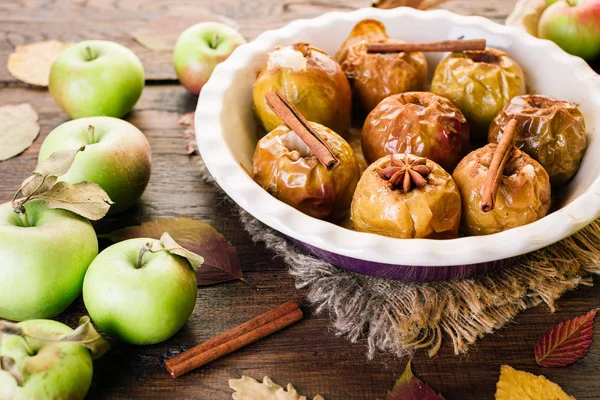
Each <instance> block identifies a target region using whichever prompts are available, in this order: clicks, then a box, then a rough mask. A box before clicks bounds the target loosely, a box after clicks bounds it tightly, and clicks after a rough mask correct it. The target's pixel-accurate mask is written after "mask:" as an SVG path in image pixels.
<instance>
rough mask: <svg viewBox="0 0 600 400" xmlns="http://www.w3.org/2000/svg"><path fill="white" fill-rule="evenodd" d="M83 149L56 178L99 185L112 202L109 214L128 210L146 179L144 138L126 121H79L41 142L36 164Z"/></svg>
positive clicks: (149, 158) (148, 154)
mask: <svg viewBox="0 0 600 400" xmlns="http://www.w3.org/2000/svg"><path fill="white" fill-rule="evenodd" d="M81 146H85V151H82V152H80V153H79V154H77V156H76V157H75V161H74V162H73V165H71V168H70V169H69V171H68V172H67V173H66V174H64V175H62V176H61V177H60V178H59V179H60V180H63V181H65V182H69V183H77V182H82V181H88V182H93V183H96V184H97V185H99V186H100V187H101V188H102V189H104V191H106V193H107V194H108V195H109V197H110V198H111V200H112V201H113V202H114V204H113V205H111V207H110V210H109V213H110V214H115V213H118V212H122V211H124V210H126V209H127V208H129V207H131V206H132V205H133V204H134V203H135V202H136V201H137V200H138V199H139V198H140V196H141V195H142V193H143V192H144V190H145V188H146V186H147V184H148V181H149V179H150V173H151V168H152V167H151V164H152V150H151V148H150V144H149V143H148V140H147V139H146V136H145V135H144V134H143V133H142V132H141V131H140V130H139V129H138V128H136V127H135V126H133V125H132V124H130V123H129V122H127V121H123V120H121V119H118V118H111V117H90V118H80V119H76V120H72V121H68V122H65V123H64V124H62V125H60V126H58V127H57V128H55V129H54V130H53V131H52V132H50V134H49V135H48V137H46V139H45V140H44V143H43V144H42V147H41V149H40V153H39V161H43V160H45V159H47V158H48V157H49V156H50V155H51V154H52V153H54V152H57V151H62V150H73V149H77V148H79V147H81Z"/></svg>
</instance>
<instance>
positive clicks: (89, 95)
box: [48, 40, 144, 118]
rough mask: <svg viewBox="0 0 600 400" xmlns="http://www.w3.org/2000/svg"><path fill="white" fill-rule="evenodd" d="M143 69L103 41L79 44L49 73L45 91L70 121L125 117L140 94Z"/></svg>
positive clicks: (125, 52) (127, 53) (130, 56)
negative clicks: (83, 118) (48, 91)
mask: <svg viewBox="0 0 600 400" xmlns="http://www.w3.org/2000/svg"><path fill="white" fill-rule="evenodd" d="M143 88H144V67H143V66H142V63H141V62H140V60H139V58H137V56H136V55H135V54H134V53H133V52H132V51H131V50H129V49H128V48H126V47H124V46H121V45H120V44H117V43H113V42H108V41H105V40H86V41H83V42H79V43H77V44H75V45H73V46H71V47H69V48H67V49H66V50H65V51H63V52H62V53H61V55H60V56H58V58H57V59H56V61H54V63H53V64H52V68H51V69H50V84H49V86H48V89H49V90H50V94H51V95H52V97H54V100H55V101H56V102H57V103H58V105H59V106H60V107H61V108H62V109H63V110H65V111H66V112H67V113H68V114H69V115H70V116H71V118H81V117H93V116H99V115H106V116H109V117H117V118H120V117H122V116H123V115H125V114H127V113H128V112H129V111H131V109H132V108H133V106H134V105H135V103H136V102H137V101H138V99H139V98H140V95H141V94H142V89H143Z"/></svg>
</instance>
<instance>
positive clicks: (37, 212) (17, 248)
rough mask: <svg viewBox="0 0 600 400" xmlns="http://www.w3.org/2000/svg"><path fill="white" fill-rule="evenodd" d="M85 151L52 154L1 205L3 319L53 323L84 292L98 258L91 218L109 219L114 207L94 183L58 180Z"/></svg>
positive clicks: (0, 304)
mask: <svg viewBox="0 0 600 400" xmlns="http://www.w3.org/2000/svg"><path fill="white" fill-rule="evenodd" d="M84 150H85V147H81V148H79V149H75V150H70V151H63V152H57V153H54V154H52V155H51V156H50V157H49V158H48V159H47V160H45V161H43V162H40V163H39V164H38V165H37V167H36V169H35V171H34V172H33V174H32V175H31V176H30V177H29V178H27V179H26V180H25V181H24V182H23V184H22V185H21V188H19V190H18V191H17V193H15V195H14V197H13V200H12V201H11V202H8V203H5V204H2V205H0V260H1V262H0V318H6V319H10V320H16V321H21V320H25V319H33V318H49V317H52V316H55V315H57V314H59V313H61V312H62V311H64V310H65V309H66V308H67V307H68V306H69V304H71V303H72V302H73V300H75V298H76V297H77V296H79V294H80V293H81V288H82V285H83V277H84V275H85V272H86V270H87V268H88V266H89V265H90V263H91V262H92V260H93V259H94V257H96V255H97V254H98V239H97V237H96V233H95V232H94V228H93V227H92V225H91V224H90V222H89V221H88V219H91V220H98V219H100V218H102V217H104V215H106V213H107V212H108V209H109V207H110V204H111V201H110V198H109V197H108V195H107V194H106V192H104V191H103V190H102V189H101V188H100V187H99V186H98V185H96V184H94V183H90V182H80V183H77V184H70V183H67V182H60V181H58V176H60V175H63V174H64V173H66V172H67V171H68V170H69V168H70V166H71V164H72V163H73V160H74V159H75V156H76V155H77V154H78V153H79V152H80V151H84Z"/></svg>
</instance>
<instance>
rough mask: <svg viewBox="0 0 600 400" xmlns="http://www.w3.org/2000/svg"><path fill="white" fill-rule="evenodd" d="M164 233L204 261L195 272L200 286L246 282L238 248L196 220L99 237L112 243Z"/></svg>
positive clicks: (148, 225) (170, 221) (146, 224)
mask: <svg viewBox="0 0 600 400" xmlns="http://www.w3.org/2000/svg"><path fill="white" fill-rule="evenodd" d="M164 232H168V233H169V235H170V236H171V237H172V238H173V239H174V240H175V241H176V242H177V243H178V244H179V245H181V246H182V247H183V248H185V249H187V250H190V251H192V252H194V253H196V254H200V255H201V256H202V257H203V258H204V264H203V265H202V268H199V269H198V270H197V271H196V277H197V281H198V285H211V284H214V283H220V282H227V281H231V280H235V279H243V278H244V275H243V274H242V268H241V266H240V260H239V258H238V255H237V251H236V250H235V247H233V245H232V244H231V243H229V241H227V239H225V237H224V236H223V235H221V234H220V233H219V232H218V231H217V230H216V229H215V228H213V227H212V226H210V225H208V224H205V223H204V222H200V221H197V220H195V219H191V218H185V217H180V218H177V219H159V220H157V221H155V222H144V223H143V224H141V225H137V226H130V227H127V228H123V229H119V230H117V231H114V232H111V233H108V234H105V235H100V237H103V238H105V239H108V240H111V241H113V242H120V241H122V240H127V239H132V238H138V237H148V238H154V239H160V237H161V236H162V234H163V233H164Z"/></svg>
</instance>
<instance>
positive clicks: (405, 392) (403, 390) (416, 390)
mask: <svg viewBox="0 0 600 400" xmlns="http://www.w3.org/2000/svg"><path fill="white" fill-rule="evenodd" d="M386 400H444V398H443V397H442V396H441V395H439V394H438V393H436V392H435V390H433V389H432V388H431V387H430V386H429V385H427V384H426V383H425V382H423V381H422V380H420V379H419V378H417V377H416V376H415V375H414V374H413V372H412V369H411V365H410V361H409V362H408V363H407V364H406V368H405V369H404V372H403V373H402V375H400V378H398V380H397V381H396V383H395V384H394V387H393V388H392V391H391V392H390V393H389V394H388V396H387V397H386Z"/></svg>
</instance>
